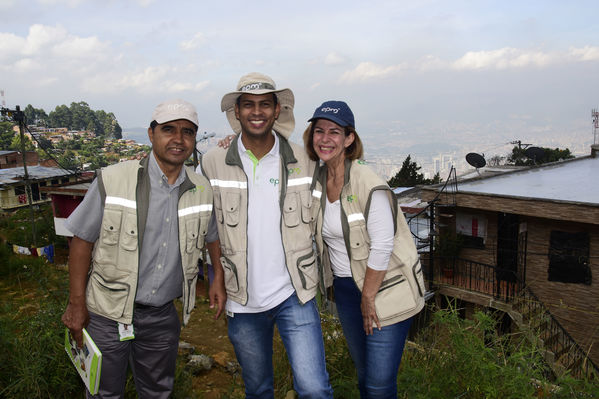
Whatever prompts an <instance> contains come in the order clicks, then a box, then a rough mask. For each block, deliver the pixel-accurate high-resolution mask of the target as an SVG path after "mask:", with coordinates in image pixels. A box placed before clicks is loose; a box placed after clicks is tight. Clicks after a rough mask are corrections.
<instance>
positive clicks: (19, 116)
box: [0, 105, 37, 247]
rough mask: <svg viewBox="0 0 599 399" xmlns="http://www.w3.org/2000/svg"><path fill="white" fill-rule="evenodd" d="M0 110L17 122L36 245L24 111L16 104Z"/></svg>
mask: <svg viewBox="0 0 599 399" xmlns="http://www.w3.org/2000/svg"><path fill="white" fill-rule="evenodd" d="M0 111H1V113H2V116H8V117H9V118H12V120H13V121H15V122H17V123H18V124H19V133H20V135H21V155H22V156H23V171H24V172H25V193H26V194H27V201H28V203H29V211H30V218H31V233H32V236H33V237H32V238H33V243H32V245H33V247H37V238H36V234H35V213H34V210H33V194H32V192H31V181H30V180H29V172H28V171H27V154H26V152H25V132H24V130H25V113H24V112H23V111H21V107H19V106H18V105H17V106H16V107H15V109H14V110H11V109H8V108H5V107H2V108H1V109H0Z"/></svg>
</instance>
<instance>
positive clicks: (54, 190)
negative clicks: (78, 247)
mask: <svg viewBox="0 0 599 399" xmlns="http://www.w3.org/2000/svg"><path fill="white" fill-rule="evenodd" d="M93 178H94V173H93V172H87V173H85V174H84V175H83V176H82V177H81V179H80V180H79V181H76V182H69V183H66V184H61V185H58V186H51V187H44V188H42V189H41V191H42V192H43V193H45V194H46V195H47V196H49V197H50V198H51V199H52V213H53V214H54V230H55V231H56V235H59V236H66V237H72V236H73V233H71V232H70V231H69V230H68V229H67V228H66V227H65V221H66V219H67V218H68V217H69V215H70V214H71V213H72V212H73V211H74V210H75V208H77V206H79V204H80V203H81V201H83V197H84V196H85V193H87V190H88V189H89V186H90V184H91V182H92V180H93Z"/></svg>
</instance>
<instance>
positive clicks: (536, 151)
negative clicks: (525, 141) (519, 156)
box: [524, 147, 545, 163]
mask: <svg viewBox="0 0 599 399" xmlns="http://www.w3.org/2000/svg"><path fill="white" fill-rule="evenodd" d="M524 155H526V157H527V158H529V159H532V160H533V162H535V163H536V161H539V160H540V159H542V158H543V156H544V155H545V151H544V150H543V149H542V148H539V147H528V148H527V149H526V150H525V151H524Z"/></svg>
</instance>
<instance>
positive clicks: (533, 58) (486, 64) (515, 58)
mask: <svg viewBox="0 0 599 399" xmlns="http://www.w3.org/2000/svg"><path fill="white" fill-rule="evenodd" d="M566 59H567V57H565V54H559V53H557V52H553V53H546V52H542V51H527V50H523V49H517V48H513V47H504V48H501V49H498V50H491V51H469V52H467V53H466V54H464V55H463V56H462V57H461V58H459V59H458V60H457V61H455V62H453V64H452V67H453V68H454V69H457V70H479V69H509V68H525V67H546V66H549V65H553V64H557V63H559V62H564V61H565V60H566Z"/></svg>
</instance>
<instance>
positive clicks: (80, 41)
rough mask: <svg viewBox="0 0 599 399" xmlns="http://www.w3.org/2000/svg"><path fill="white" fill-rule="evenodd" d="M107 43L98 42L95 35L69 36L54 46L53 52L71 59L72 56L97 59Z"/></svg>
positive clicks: (105, 48)
mask: <svg viewBox="0 0 599 399" xmlns="http://www.w3.org/2000/svg"><path fill="white" fill-rule="evenodd" d="M107 47H108V46H107V44H105V43H102V42H100V40H98V38H97V37H94V36H92V37H69V38H67V39H66V40H64V41H63V42H62V43H59V44H57V45H55V46H54V54H56V55H58V56H59V57H65V58H66V59H69V60H72V59H74V58H79V59H81V58H89V59H90V60H92V59H95V60H97V59H98V58H99V57H100V56H101V55H102V54H104V53H105V51H106V50H107Z"/></svg>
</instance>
